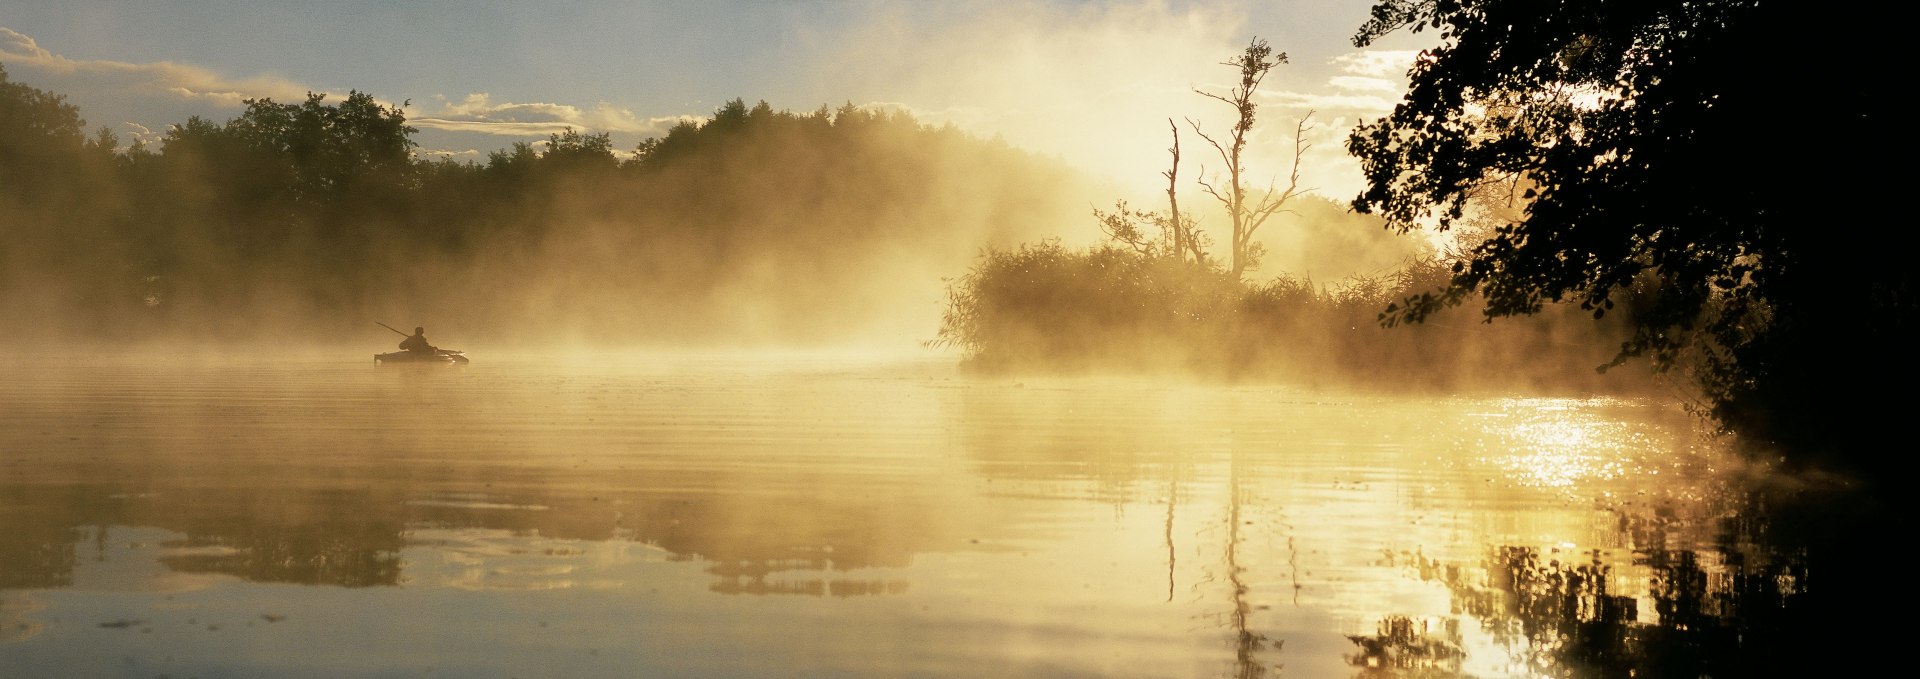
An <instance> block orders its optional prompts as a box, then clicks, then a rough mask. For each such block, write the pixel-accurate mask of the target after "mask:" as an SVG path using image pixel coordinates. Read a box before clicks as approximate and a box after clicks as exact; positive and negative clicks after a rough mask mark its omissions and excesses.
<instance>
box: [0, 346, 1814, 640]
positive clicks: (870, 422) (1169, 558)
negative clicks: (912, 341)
mask: <svg viewBox="0 0 1920 679" xmlns="http://www.w3.org/2000/svg"><path fill="white" fill-rule="evenodd" d="M0 368H4V369H5V374H4V380H0V676H6V677H66V676H91V677H116V676H125V677H155V676H169V677H192V676H198V677H228V676H231V677H253V676H269V677H358V676H377V677H389V676H391V677H638V676H674V677H743V676H765V677H801V676H807V677H825V676H832V677H861V676H872V677H906V676H911V677H979V676H995V677H1018V676H1034V677H1082V676H1084V677H1109V676H1110V677H1204V676H1243V677H1244V676H1261V675H1272V676H1306V677H1321V676H1338V677H1345V676H1356V675H1360V676H1372V675H1382V674H1409V675H1412V674H1419V675H1422V676H1451V675H1455V674H1460V675H1471V676H1532V675H1536V674H1553V675H1568V674H1572V675H1583V674H1584V675H1596V676H1598V675H1607V674H1612V673H1614V672H1613V671H1614V670H1623V671H1624V670H1630V669H1635V668H1643V669H1644V668H1645V667H1649V666H1651V667H1665V668H1681V669H1682V670H1687V669H1693V668H1700V667H1720V666H1724V665H1725V663H1727V662H1729V660H1728V658H1740V657H1749V656H1750V652H1751V648H1752V645H1753V644H1754V643H1755V642H1754V639H1764V638H1765V634H1764V632H1765V631H1766V629H1772V628H1770V627H1769V628H1764V629H1761V628H1756V627H1755V625H1756V624H1760V625H1762V626H1763V627H1764V625H1766V624H1770V623H1768V622H1767V621H1769V620H1773V619H1774V618H1776V617H1779V616H1786V615H1790V614H1792V613H1793V611H1792V610H1791V606H1792V602H1793V601H1794V598H1795V597H1797V596H1801V595H1803V594H1804V593H1805V591H1806V590H1807V583H1808V578H1807V567H1806V558H1805V552H1804V550H1803V549H1800V548H1799V547H1797V546H1795V545H1794V544H1782V543H1781V542H1780V541H1779V540H1778V539H1776V536H1774V535H1773V534H1772V533H1770V532H1769V531H1770V528H1769V525H1770V524H1769V523H1768V521H1766V518H1767V517H1766V515H1765V514H1764V511H1763V510H1761V509H1758V508H1756V507H1755V506H1754V505H1753V500H1752V495H1751V494H1750V493H1748V492H1747V491H1746V488H1745V484H1746V483H1747V482H1746V481H1744V480H1743V479H1744V478H1746V477H1745V476H1744V475H1743V472H1742V469H1743V467H1744V466H1743V465H1740V464H1737V463H1736V462H1735V461H1734V459H1733V458H1732V456H1730V454H1729V453H1728V452H1727V451H1725V450H1723V449H1722V448H1721V447H1720V446H1719V444H1716V443H1714V442H1712V441H1710V440H1708V439H1706V438H1705V437H1704V436H1703V434H1702V432H1701V431H1700V430H1699V428H1698V426H1697V423H1696V422H1695V421H1694V420H1693V419H1692V418H1691V417H1689V416H1688V415H1686V414H1685V413H1683V412H1681V411H1680V410H1679V409H1678V408H1677V407H1675V406H1673V405H1672V404H1668V403H1661V402H1646V401H1635V400H1623V399H1612V398H1578V397H1554V398H1544V397H1525V396H1520V395H1511V394H1481V395H1470V396H1448V397H1435V396H1430V395H1429V396H1417V397H1408V396H1381V395H1368V394H1359V393H1345V392H1328V391H1315V390H1306V389H1301V388H1294V387H1287V386H1282V385H1195V384H1172V383H1166V382H1159V381H1151V380H1144V379H1123V378H1047V379H1011V378H987V377H968V376H963V375H960V374H957V373H956V371H955V369H954V368H953V366H952V361H951V360H950V359H949V358H946V357H908V358H897V357H896V358H884V359H883V358H872V357H848V356H833V355H818V354H814V355H804V354H788V355H721V354H670V355H666V354H663V355H630V356H619V357H598V358H584V357H582V358H573V359H570V360H565V361H553V360H548V359H543V358H540V357H533V356H523V357H484V356H476V358H475V359H474V362H473V363H472V364H471V365H467V366H463V367H455V366H419V365H391V366H375V365H373V364H372V363H371V362H370V360H365V359H362V358H360V357H357V356H354V357H339V356H305V357H296V358H292V359H288V358H268V357H249V358H237V359H236V358H208V359H195V360H175V361H164V362H157V361H153V360H150V359H139V358H133V357H128V358H109V359H104V360H103V359H99V358H94V357H88V358H84V359H81V358H69V359H55V360H48V359H45V358H44V357H26V356H0ZM1756 621H1759V622H1756ZM1756 630H1758V631H1756ZM1714 663H1720V665H1715V664H1714ZM1622 673H1624V672H1622Z"/></svg>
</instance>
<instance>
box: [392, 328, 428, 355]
mask: <svg viewBox="0 0 1920 679" xmlns="http://www.w3.org/2000/svg"><path fill="white" fill-rule="evenodd" d="M426 333H427V329H426V328H414V329H413V334H412V335H409V336H407V338H406V339H403V340H400V348H402V349H405V350H407V351H411V352H413V353H416V354H431V353H433V352H434V348H433V345H431V344H428V343H427V335H426Z"/></svg>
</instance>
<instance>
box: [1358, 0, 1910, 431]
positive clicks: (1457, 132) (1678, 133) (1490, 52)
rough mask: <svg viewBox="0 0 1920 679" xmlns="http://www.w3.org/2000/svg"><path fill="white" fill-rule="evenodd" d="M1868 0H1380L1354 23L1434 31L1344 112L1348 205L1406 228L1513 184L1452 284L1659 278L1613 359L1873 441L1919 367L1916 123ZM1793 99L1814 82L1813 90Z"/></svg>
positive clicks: (1513, 287) (1410, 303) (1548, 291)
mask: <svg viewBox="0 0 1920 679" xmlns="http://www.w3.org/2000/svg"><path fill="white" fill-rule="evenodd" d="M1879 14H1880V12H1879V10H1878V9H1877V8H1873V7H1869V6H1866V5H1861V4H1857V3H1855V4H1846V3H1842V4H1839V5H1824V6H1820V7H1817V8H1816V7H1812V6H1808V5H1805V4H1804V3H1780V2H1764V1H1761V0H1708V1H1705V2H1678V1H1672V0H1607V1H1590V0H1579V1H1571V0H1569V1H1554V2H1546V3H1542V2H1535V1H1531V0H1529V1H1518V0H1387V1H1385V2H1381V3H1379V4H1378V5H1377V6H1376V7H1375V8H1374V15H1373V20H1372V21H1370V22H1368V23H1367V24H1366V25H1365V26H1364V27H1363V28H1362V29H1361V31H1360V33H1359V35H1358V36H1357V38H1356V43H1357V44H1360V45H1366V44H1369V43H1370V42H1371V41H1372V40H1374V39H1376V38H1378V37H1380V36H1382V35H1384V34H1386V33H1388V32H1390V31H1394V30H1398V29H1401V28H1409V27H1410V28H1411V29H1412V30H1415V31H1420V30H1429V29H1430V30H1437V31H1438V33H1439V37H1440V45H1439V46H1438V47H1436V48H1434V49H1433V50H1430V51H1429V52H1428V53H1427V54H1426V55H1425V56H1424V57H1423V58H1422V59H1420V60H1419V61H1418V62H1417V63H1416V65H1415V66H1414V67H1413V70H1412V71H1411V74H1410V75H1411V78H1412V84H1411V88H1410V90H1409V91H1408V94H1407V96H1406V98H1405V99H1404V100H1403V101H1402V102H1401V103H1400V104H1399V105H1398V106H1397V107H1396V109H1395V110H1394V112H1393V113H1392V114H1391V115H1390V116H1388V117H1387V118H1384V119H1382V120H1379V121H1377V122H1374V123H1371V124H1368V125H1364V126H1362V127H1361V128H1359V129H1358V130H1356V132H1355V133H1354V135H1353V137H1352V139H1351V141H1350V142H1349V148H1350V149H1351V150H1352V151H1353V152H1354V153H1355V154H1356V155H1358V156H1359V157H1361V159H1362V162H1363V164H1364V168H1365V171H1366V174H1367V177H1368V180H1369V187H1368V188H1367V189H1366V191H1365V192H1364V193H1363V194H1362V195H1361V196H1359V197H1358V198H1357V199H1356V200H1355V201H1354V205H1355V207H1356V208H1358V209H1360V210H1363V211H1370V212H1374V213H1378V214H1380V215H1382V216H1385V217H1386V218H1388V219H1389V220H1390V221H1391V222H1392V223H1393V224H1394V225H1395V226H1397V227H1399V228H1401V229H1412V228H1417V227H1418V226H1419V225H1421V224H1422V223H1423V222H1425V221H1427V220H1432V221H1435V222H1437V223H1438V224H1439V226H1440V228H1448V227H1449V226H1451V225H1453V224H1456V223H1459V222H1462V221H1463V220H1471V219H1473V218H1474V215H1473V214H1472V211H1471V205H1470V203H1471V202H1472V201H1473V200H1475V197H1476V196H1478V195H1481V194H1483V193H1485V192H1487V191H1490V190H1494V187H1497V186H1502V185H1505V186H1516V185H1517V186H1518V187H1520V189H1521V190H1522V193H1521V195H1520V205H1521V207H1522V208H1523V211H1522V214H1521V215H1520V216H1519V217H1518V218H1516V219H1513V220H1511V221H1509V222H1507V223H1503V224H1500V225H1499V226H1498V227H1497V229H1495V230H1494V231H1493V232H1492V233H1491V234H1490V236H1489V237H1488V238H1487V239H1486V240H1485V241H1484V242H1483V243H1481V244H1480V245H1479V246H1478V247H1476V248H1475V249H1473V251H1472V252H1471V253H1470V256H1469V257H1468V258H1467V259H1466V260H1465V261H1463V262H1462V263H1461V264H1459V265H1457V266H1456V267H1455V268H1454V270H1453V272H1452V275H1451V278H1450V280H1449V282H1448V283H1447V284H1446V285H1445V286H1441V287H1439V288H1438V289H1437V290H1436V291H1430V292H1423V293H1421V294H1417V295H1412V296H1410V297H1409V298H1408V299H1407V300H1405V301H1404V303H1403V304H1402V305H1400V306H1396V307H1395V308H1394V309H1392V310H1391V311H1390V313H1389V315H1388V320H1389V321H1420V320H1423V319H1425V318H1427V317H1428V316H1430V315H1432V314H1433V313H1435V312H1437V311H1438V310H1439V309H1441V308H1443V307H1446V306H1451V305H1456V304H1460V303H1462V302H1463V301H1466V300H1468V299H1469V298H1470V297H1478V298H1482V299H1484V300H1485V313H1486V315H1487V316H1488V317H1489V318H1491V317H1497V316H1513V315H1524V314H1532V313H1536V312H1538V311H1540V310H1541V309H1542V308H1543V304H1547V303H1551V302H1562V301H1566V302H1574V303H1577V304H1578V305H1579V306H1580V307H1581V308H1582V309H1585V310H1587V311H1588V312H1590V313H1592V314H1593V315H1594V316H1601V315H1604V314H1607V313H1608V312H1609V310H1611V309H1614V308H1615V306H1616V304H1617V302H1618V301H1619V300H1620V298H1621V297H1622V296H1623V294H1631V293H1633V292H1634V291H1635V290H1636V286H1647V288H1649V289H1647V290H1645V291H1644V292H1646V293H1648V294H1649V299H1650V300H1651V303H1649V304H1646V305H1643V306H1639V307H1637V308H1636V309H1634V311H1633V313H1632V314H1631V316H1632V318H1631V320H1632V322H1633V324H1634V326H1635V328H1636V330H1635V333H1634V334H1633V336H1632V337H1631V338H1630V339H1629V340H1628V341H1626V342H1624V343H1623V344H1622V347H1621V351H1620V356H1619V359H1618V360H1619V361H1625V360H1628V359H1634V358H1644V359H1647V360H1648V361H1649V362H1650V364H1651V365H1652V366H1653V367H1655V368H1656V369H1660V370H1673V369H1676V368H1678V369H1681V370H1683V371H1684V372H1685V373H1686V374H1688V375H1689V376H1691V377H1692V378H1693V381H1694V382H1695V383H1697V385H1698V387H1699V389H1700V391H1701V393H1703V394H1704V397H1705V401H1706V404H1707V408H1708V410H1709V411H1710V412H1711V413H1712V414H1713V415H1715V416H1717V417H1718V418H1719V420H1720V421H1721V422H1722V423H1724V424H1726V425H1728V426H1729V427H1731V428H1732V429H1734V430H1736V431H1739V432H1741V433H1743V434H1746V435H1747V436H1748V437H1749V438H1750V439H1751V440H1753V441H1756V442H1773V443H1778V444H1781V445H1783V446H1786V447H1787V448H1789V449H1792V450H1794V451H1795V452H1796V453H1797V455H1796V459H1803V460H1813V459H1823V458H1827V457H1830V456H1834V457H1837V458H1839V459H1842V460H1849V461H1852V462H1862V461H1866V460H1870V459H1873V458H1877V457H1883V455H1882V453H1881V451H1879V450H1878V445H1877V442H1879V441H1883V440H1885V438H1884V437H1886V436H1889V435H1893V432H1892V431H1891V430H1892V426H1893V423H1895V422H1899V421H1901V419H1902V416H1903V415H1904V413H1903V412H1902V410H1903V405H1904V399H1897V398H1895V399H1887V398H1883V397H1880V396H1877V395H1874V396H1869V394H1875V393H1876V392H1875V391H1873V390H1868V389H1863V388H1862V385H1861V382H1860V381H1859V379H1860V378H1861V377H1863V376H1868V375H1872V376H1875V377H1877V378H1879V379H1881V380H1887V381H1886V382H1880V384H1884V385H1886V386H1889V387H1891V388H1893V389H1896V390H1898V389H1904V388H1905V387H1906V386H1908V385H1910V384H1912V383H1913V379H1914V378H1915V377H1916V374H1915V369H1914V367H1913V366H1914V362H1913V361H1912V360H1911V358H1910V356H1909V355H1908V354H1909V345H1910V338H1911V337H1912V331H1913V330H1914V320H1915V311H1916V308H1915V304H1916V300H1915V296H1914V295H1915V288H1914V277H1913V276H1914V274H1913V267H1912V266H1911V263H1910V259H1911V257H1912V247H1911V246H1912V245H1913V240H1914V239H1913V237H1912V236H1911V235H1910V234H1911V229H1907V228H1905V227H1902V226H1898V224H1899V223H1900V222H1898V221H1896V220H1894V219H1893V218H1892V216H1893V211H1892V205H1894V201H1893V200H1892V197H1893V196H1895V195H1897V186H1896V182H1898V181H1900V176H1901V175H1900V173H1899V172H1898V171H1897V170H1893V169H1890V168H1893V167H1898V166H1899V163H1901V162H1904V161H1905V160H1907V159H1909V158H1911V157H1912V156H1911V150H1912V142H1911V141H1910V138H1911V137H1910V136H1909V135H1906V134H1904V133H1901V132H1899V131H1898V129H1899V128H1898V127H1897V122H1896V121H1895V120H1894V118H1893V114H1894V110H1893V107H1894V105H1895V104H1894V103H1893V102H1895V101H1896V100H1897V98H1895V97H1892V96H1890V90H1889V88H1897V86H1896V85H1893V83H1897V82H1901V78H1899V77H1898V76H1896V75H1894V74H1892V73H1891V69H1892V68H1893V64H1895V63H1898V62H1897V61H1896V60H1895V59H1894V55H1893V54H1892V53H1891V51H1892V49H1893V48H1892V43H1893V42H1894V41H1888V40H1884V39H1880V38H1875V37H1872V36H1871V35H1868V34H1863V33H1862V32H1861V30H1862V28H1863V27H1866V26H1872V25H1876V24H1877V23H1879V22H1880V21H1882V20H1884V19H1883V18H1881V17H1879V16H1878V15H1879ZM1803 101H1806V102H1812V105H1811V106H1809V105H1806V104H1804V103H1802V102H1803Z"/></svg>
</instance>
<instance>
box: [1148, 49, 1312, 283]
mask: <svg viewBox="0 0 1920 679" xmlns="http://www.w3.org/2000/svg"><path fill="white" fill-rule="evenodd" d="M1284 63H1287V53H1286V52H1277V53H1276V52H1274V51H1273V47H1272V46H1270V45H1268V44H1267V41H1265V40H1261V39H1259V38H1254V39H1253V41H1252V42H1250V43H1248V44H1247V48H1246V49H1245V50H1243V51H1242V52H1241V53H1240V56H1237V57H1234V58H1232V59H1229V60H1227V61H1225V62H1222V63H1221V65H1223V66H1232V67H1234V68H1236V69H1239V71H1240V84H1239V85H1238V86H1235V87H1234V88H1233V89H1231V90H1229V91H1228V92H1227V94H1224V95H1221V94H1215V93H1212V92H1207V91H1204V90H1194V91H1195V92H1198V93H1200V94H1201V95H1204V96H1206V97H1209V98H1212V99H1217V100H1219V101H1221V102H1223V103H1225V104H1227V105H1228V106H1232V107H1233V108H1234V112H1235V116H1236V117H1235V119H1234V123H1233V128H1232V130H1231V132H1230V133H1229V134H1228V135H1227V142H1226V144H1225V145H1222V144H1221V142H1220V141H1219V140H1216V139H1214V138H1213V137H1212V136H1210V135H1208V134H1207V133H1205V132H1202V131H1200V123H1198V122H1194V121H1193V120H1192V119H1188V121H1187V124H1188V125H1191V126H1192V127H1193V132H1194V134H1198V135H1200V138H1201V139H1205V140H1206V141H1207V143H1208V144H1212V145H1213V150H1214V151H1216V152H1218V153H1219V154H1220V160H1221V161H1222V162H1224V163H1226V166H1227V185H1226V186H1225V187H1216V186H1214V185H1213V182H1212V181H1210V180H1208V179H1206V178H1204V177H1202V178H1201V179H1200V186H1201V187H1202V188H1204V189H1206V191H1207V193H1208V194H1209V195H1212V196H1213V197H1214V199H1215V200H1218V201H1220V204H1221V206H1223V207H1225V208H1226V210H1227V219H1228V221H1229V222H1230V223H1231V224H1232V225H1233V233H1232V234H1231V237H1230V238H1229V240H1228V242H1227V256H1228V258H1229V260H1230V261H1229V263H1228V266H1229V267H1230V272H1231V273H1232V274H1233V277H1234V278H1239V277H1240V276H1241V274H1244V273H1246V271H1247V270H1248V269H1251V268H1254V267H1256V266H1258V264H1259V260H1260V244H1259V243H1257V242H1254V240H1253V234H1254V232H1255V231H1258V230H1260V226H1261V225H1263V224H1265V223H1266V222H1267V218H1269V217H1272V216H1273V213H1275V212H1279V211H1280V210H1281V208H1283V207H1285V206H1286V204H1287V201H1288V200H1290V199H1292V198H1293V197H1294V196H1296V195H1299V194H1300V193H1301V191H1300V156H1301V154H1302V153H1303V152H1305V150H1306V147H1305V146H1304V145H1303V144H1302V142H1303V141H1304V138H1305V136H1306V130H1307V121H1306V119H1304V118H1303V119H1301V120H1300V123H1299V125H1298V126H1296V127H1295V129H1294V139H1293V146H1294V155H1293V173H1292V174H1291V175H1289V177H1288V180H1287V188H1286V190H1284V191H1280V192H1278V193H1276V192H1275V191H1274V190H1273V189H1274V187H1273V186H1268V187H1267V190H1266V192H1264V193H1262V194H1261V195H1260V197H1259V199H1258V200H1255V201H1253V202H1252V204H1249V203H1248V198H1249V196H1248V195H1247V193H1248V189H1247V184H1246V165H1245V163H1244V161H1243V159H1242V158H1241V154H1242V152H1244V151H1245V150H1246V147H1247V133H1249V132H1252V131H1253V122H1254V113H1255V112H1256V111H1257V110H1258V109H1259V104H1257V103H1255V102H1254V101H1253V93H1254V91H1255V90H1258V89H1260V82H1261V81H1262V80H1265V79H1266V77H1267V72H1268V71H1271V70H1273V67H1274V66H1278V65H1280V64H1284ZM1307 115H1309V116H1311V115H1313V114H1311V113H1309V114H1307ZM1176 141H1177V140H1176ZM1176 149H1177V146H1176ZM1174 158H1175V161H1176V162H1177V161H1178V159H1179V155H1178V151H1177V150H1176V151H1175V156H1174ZM1175 219H1176V220H1177V219H1178V215H1177V214H1176V215H1175ZM1178 226H1179V225H1178V224H1177V223H1176V224H1175V227H1176V229H1177V228H1178Z"/></svg>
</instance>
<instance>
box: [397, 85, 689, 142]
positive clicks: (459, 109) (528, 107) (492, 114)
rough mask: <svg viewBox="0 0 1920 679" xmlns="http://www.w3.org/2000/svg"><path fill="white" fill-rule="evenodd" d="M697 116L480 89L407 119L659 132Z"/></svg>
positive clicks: (486, 130)
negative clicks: (500, 97)
mask: <svg viewBox="0 0 1920 679" xmlns="http://www.w3.org/2000/svg"><path fill="white" fill-rule="evenodd" d="M437 98H438V97H437ZM440 99H442V101H445V99H444V98H440ZM698 120H701V118H698V117H695V116H691V115H671V116H652V117H642V116H640V115H637V114H635V113H634V112H633V111H632V110H630V109H626V108H622V107H618V106H614V105H612V104H608V103H606V102H601V103H598V104H595V105H594V106H592V107H591V108H586V109H582V108H580V107H578V106H572V105H569V104H555V103H548V102H495V101H493V98H492V96H491V95H489V94H488V93H486V92H474V93H471V94H468V95H467V96H466V97H464V98H462V99H460V100H459V101H449V102H447V103H446V104H444V105H443V106H441V107H440V110H439V111H438V112H436V113H435V114H434V115H433V117H423V118H414V119H411V120H410V121H409V122H410V123H412V124H414V125H416V126H418V127H422V128H431V129H436V130H448V131H455V132H478V133H482V134H492V135H500V136H514V137H524V136H545V135H549V134H557V133H560V132H564V131H566V130H568V129H572V130H578V131H584V132H613V133H618V134H633V135H659V134H664V133H666V131H667V130H668V129H671V128H672V127H673V126H674V125H676V124H679V123H680V122H682V121H698Z"/></svg>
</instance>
